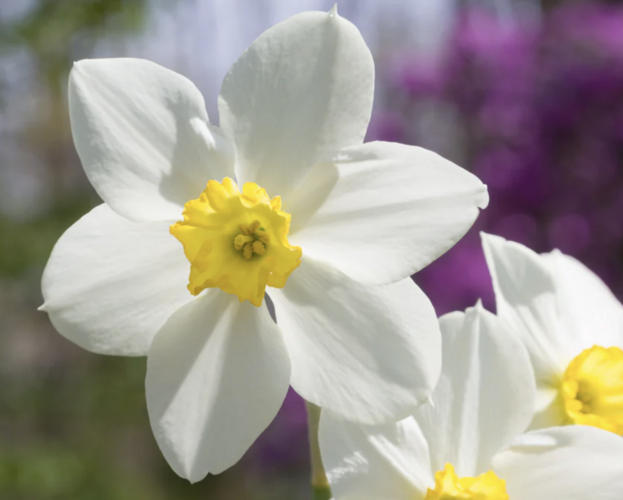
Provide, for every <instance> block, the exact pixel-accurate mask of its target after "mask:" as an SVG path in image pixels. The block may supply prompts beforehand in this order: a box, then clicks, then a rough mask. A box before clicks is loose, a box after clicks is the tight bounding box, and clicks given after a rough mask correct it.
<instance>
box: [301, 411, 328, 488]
mask: <svg viewBox="0 0 623 500" xmlns="http://www.w3.org/2000/svg"><path fill="white" fill-rule="evenodd" d="M305 407H306V408H307V432H308V437H309V451H310V455H311V487H312V494H313V500H330V499H331V488H330V486H329V481H328V480H327V475H326V474H325V472H324V467H323V465H322V459H321V458H320V445H319V443H318V424H319V423H320V408H319V407H318V406H316V405H314V404H312V403H308V402H307V401H306V402H305Z"/></svg>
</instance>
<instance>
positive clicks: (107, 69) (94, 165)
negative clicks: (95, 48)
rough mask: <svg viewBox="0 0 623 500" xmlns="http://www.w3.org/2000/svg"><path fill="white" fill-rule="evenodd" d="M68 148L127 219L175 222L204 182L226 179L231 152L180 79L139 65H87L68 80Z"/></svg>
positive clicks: (230, 172) (86, 62)
mask: <svg viewBox="0 0 623 500" xmlns="http://www.w3.org/2000/svg"><path fill="white" fill-rule="evenodd" d="M69 111H70V117H71V129H72V133H73V137H74V143H75V145H76V149H77V150H78V154H79V155H80V159H81V160H82V165H83V167H84V170H85V172H86V174H87V176H88V178H89V180H90V181H91V184H93V186H94V187H95V189H96V190H97V192H98V194H99V195H100V196H101V197H102V199H103V200H104V201H105V202H106V203H108V204H109V205H110V206H111V207H112V209H113V210H115V211H116V212H118V213H119V214H121V215H123V216H125V217H127V218H129V219H132V220H174V219H179V218H181V213H182V209H183V206H184V203H186V202H187V201H189V200H191V199H193V198H196V197H198V196H199V194H200V193H201V191H202V190H203V189H204V188H205V185H206V182H207V181H208V180H209V179H217V180H221V179H222V178H223V177H225V176H230V177H233V160H232V152H231V151H232V150H231V146H229V145H228V142H227V141H226V140H225V138H224V136H223V135H222V133H221V132H220V131H219V130H218V128H217V127H214V126H212V125H210V124H209V122H208V115H207V113H206V111H205V105H204V102H203V97H202V96H201V93H200V92H199V91H198V90H197V88H196V87H195V86H194V85H193V84H192V83H191V82H190V81H189V80H187V79H186V78H184V77H183V76H181V75H178V74H177V73H174V72H173V71H170V70H168V69H165V68H163V67H161V66H158V65H157V64H154V63H152V62H149V61H144V60H140V59H99V60H98V59H93V60H84V61H80V62H78V63H76V64H74V67H73V69H72V70H71V74H70V77H69Z"/></svg>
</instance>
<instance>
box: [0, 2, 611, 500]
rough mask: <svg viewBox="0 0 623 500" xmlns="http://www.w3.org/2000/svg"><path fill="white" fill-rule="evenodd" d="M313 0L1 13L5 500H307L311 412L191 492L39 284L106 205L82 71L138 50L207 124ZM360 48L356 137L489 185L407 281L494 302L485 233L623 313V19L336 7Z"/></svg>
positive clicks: (592, 9)
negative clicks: (574, 276) (372, 89)
mask: <svg viewBox="0 0 623 500" xmlns="http://www.w3.org/2000/svg"><path fill="white" fill-rule="evenodd" d="M331 6H332V1H323V0H300V1H293V0H171V1H166V0H0V499H2V500H57V499H58V500H161V499H182V498H183V499H189V500H191V499H209V500H237V499H244V500H264V499H266V500H268V499H270V500H280V499H284V500H286V499H287V500H293V499H298V498H301V499H305V498H309V491H308V474H309V472H308V471H309V464H308V456H307V455H308V450H307V443H306V419H305V412H304V408H303V405H302V402H301V400H300V399H299V398H298V397H297V396H296V394H290V395H289V396H288V398H287V400H286V402H285V404H284V407H283V408H282V410H281V413H280V415H279V416H278V418H277V420H276V421H275V422H274V423H273V424H272V425H271V427H270V428H269V429H268V430H267V431H266V432H265V433H264V435H263V436H262V437H261V438H260V440H259V441H258V442H257V443H256V444H255V445H254V447H253V448H252V449H251V450H250V452H249V453H248V454H247V455H246V456H245V458H244V459H243V460H242V461H241V462H240V463H239V464H238V465H236V466H235V467H233V468H232V469H230V470H229V471H227V472H225V473H224V474H222V475H220V476H216V477H212V476H211V477H209V478H207V479H206V480H204V481H203V482H201V483H198V484H196V485H192V486H191V485H190V484H188V483H187V482H185V481H183V480H181V479H179V478H178V477H177V476H176V475H175V474H174V473H173V472H172V471H171V470H170V469H169V468H168V466H167V465H166V463H165V461H164V459H163V458H162V457H161V455H160V453H159V451H158V449H157V446H156V444H155V442H154V440H153V438H152V436H151V431H150V428H149V423H148V419H147V413H146V409H145V400H144V391H143V381H144V373H145V360H144V359H125V358H112V357H105V356H97V355H94V354H90V353H87V352H85V351H82V350H81V349H79V348H77V347H76V346H74V345H73V344H71V343H69V342H68V341H66V340H64V339H63V338H62V337H61V336H60V335H58V334H57V333H55V332H54V330H53V328H52V327H51V325H50V323H49V321H48V319H47V316H46V315H45V314H43V313H38V312H36V308H37V307H38V306H39V305H40V304H41V302H42V299H41V293H40V288H39V282H40V277H41V273H42V271H43V267H44V265H45V262H46V260H47V257H48V256H49V253H50V251H51V249H52V246H53V245H54V242H55V241H56V240H57V239H58V237H59V236H60V235H61V234H62V232H63V231H64V230H65V229H67V228H68V227H69V226H70V225H71V224H72V223H73V222H74V221H76V220H77V219H78V218H79V217H80V216H81V215H82V214H84V213H85V212H87V211H88V210H89V209H90V208H92V207H94V206H96V205H97V204H98V203H100V200H98V198H97V195H96V194H95V193H94V191H93V189H92V188H91V187H90V185H89V184H88V182H87V180H86V177H85V176H84V174H83V172H82V169H81V166H80V162H79V160H78V157H77V155H76V153H75V151H74V148H73V145H72V140H71V133H70V129H69V121H68V115H67V102H66V86H67V75H68V72H69V70H70V68H71V64H72V61H74V60H78V59H82V58H88V57H112V56H115V57H118V56H132V57H143V58H148V59H151V60H154V61H156V62H158V63H160V64H163V65H164V66H167V67H169V68H171V69H174V70H176V71H178V72H180V73H182V74H184V75H186V76H188V77H189V78H190V79H191V80H193V81H194V82H195V83H196V85H197V86H198V87H199V88H200V89H201V90H202V92H203V93H204V95H205V98H206V103H207V105H208V112H209V113H210V115H211V118H212V121H214V122H217V123H218V116H217V113H216V98H217V95H218V91H219V87H220V82H221V80H222V78H223V76H224V75H225V73H226V71H227V69H228V67H229V66H230V65H231V63H233V62H234V60H235V59H236V57H237V56H238V55H239V54H240V53H241V52H242V51H243V50H244V48H245V47H246V46H247V45H248V44H249V43H250V42H251V41H252V40H253V39H254V38H255V37H256V36H257V35H259V34H260V33H261V32H262V31H264V30H265V29H267V28H268V27H270V26H271V25H273V24H274V23H276V22H279V21H281V20H283V19H285V18H287V17H289V16H290V15H292V14H294V13H297V12H300V11H303V10H329V9H330V8H331ZM339 10H340V13H341V15H342V16H344V17H346V18H348V19H350V20H351V21H353V22H354V23H355V24H356V25H357V26H358V27H359V28H360V30H361V31H362V33H363V36H364V38H365V39H366V41H367V42H368V44H369V45H370V47H371V49H372V51H373V54H374V57H375V61H376V67H377V91H376V92H377V95H376V102H375V108H374V115H373V121H372V123H371V126H370V129H369V133H368V140H375V139H380V140H390V141H400V142H405V143H409V144H415V145H420V146H424V147H427V148H429V149H432V150H435V151H437V152H439V153H441V154H443V155H445V156H446V157H448V158H450V159H452V160H453V161H455V162H456V163H458V164H460V165H462V166H464V167H465V168H468V169H469V170H471V171H473V172H475V173H476V174H477V175H478V176H480V177H481V178H482V179H483V181H484V182H485V183H486V184H488V186H489V190H490V194H491V204H490V206H489V208H488V209H487V210H486V211H485V212H483V213H482V215H481V217H480V219H479V221H478V222H477V224H476V226H475V227H474V228H473V230H472V231H470V233H469V234H468V235H467V236H466V237H465V238H464V239H463V240H462V241H461V242H460V243H459V244H458V245H457V246H456V247H455V248H454V249H452V250H451V251H450V252H448V253H447V254H446V255H445V256H443V257H442V258H440V259H439V260H438V261H437V262H436V263H434V264H433V265H431V266H430V267H429V268H427V269H425V270H424V271H422V272H421V273H419V274H418V275H417V276H416V277H415V279H416V281H417V282H418V283H419V284H420V285H421V286H422V287H423V288H424V290H425V291H426V292H427V293H428V294H429V296H430V297H431V300H432V301H433V304H434V306H435V308H436V310H437V312H438V313H439V314H443V313H445V312H448V311H451V310H454V309H460V308H465V307H467V306H470V305H473V304H474V303H475V301H476V300H477V299H478V298H479V297H482V298H483V300H484V302H485V305H486V306H487V307H489V308H491V309H492V308H493V307H494V306H493V300H492V291H491V283H490V279H489V275H488V272H487V270H486V266H485V263H484V258H483V255H482V251H481V248H480V242H479V237H478V231H481V230H484V231H488V232H492V233H495V234H500V235H502V236H505V237H507V238H510V239H513V240H516V241H520V242H522V243H524V244H526V245H528V246H530V247H531V248H534V249H535V250H538V251H548V250H551V249H553V248H560V249H561V250H562V251H564V252H567V253H569V254H571V255H574V256H576V257H577V258H578V259H580V260H581V261H582V262H584V263H585V264H587V265H588V266H589V267H590V268H591V269H593V270H594V271H595V272H596V273H598V274H599V275H600V276H601V277H602V278H603V279H604V280H605V281H606V282H607V283H608V285H609V286H610V287H611V288H612V289H613V291H614V292H615V293H616V294H617V295H618V296H619V298H623V4H619V3H616V2H608V3H606V2H598V1H582V2H579V1H553V0H549V1H548V0H543V1H538V0H487V1H485V0H480V1H479V0H472V1H469V0H466V1H463V2H461V1H459V0H382V1H381V0H343V1H341V2H339Z"/></svg>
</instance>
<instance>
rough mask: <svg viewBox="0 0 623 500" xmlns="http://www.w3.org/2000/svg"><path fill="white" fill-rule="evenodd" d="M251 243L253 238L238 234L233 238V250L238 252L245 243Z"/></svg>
mask: <svg viewBox="0 0 623 500" xmlns="http://www.w3.org/2000/svg"><path fill="white" fill-rule="evenodd" d="M252 241H253V236H250V235H245V234H239V235H238V236H236V237H235V238H234V248H235V249H236V250H238V251H240V250H242V247H243V246H244V244H245V243H250V242H252Z"/></svg>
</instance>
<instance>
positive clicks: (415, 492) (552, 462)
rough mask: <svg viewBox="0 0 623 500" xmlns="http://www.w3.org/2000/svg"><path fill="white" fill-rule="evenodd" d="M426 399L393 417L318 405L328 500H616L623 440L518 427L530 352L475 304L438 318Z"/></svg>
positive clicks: (598, 433)
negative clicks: (351, 414) (345, 416)
mask: <svg viewBox="0 0 623 500" xmlns="http://www.w3.org/2000/svg"><path fill="white" fill-rule="evenodd" d="M441 331H442V337H443V367H442V372H441V377H440V380H439V385H438V386H437V388H436V389H435V391H434V393H433V395H432V398H431V402H430V403H427V404H425V405H423V406H421V407H420V408H418V409H417V410H416V412H415V413H414V414H413V416H412V417H409V418H407V419H405V420H402V421H401V422H399V423H397V424H391V425H377V426H361V425H357V424H355V423H349V422H346V421H343V420H341V419H339V418H336V417H335V415H334V414H331V412H328V411H323V414H322V416H321V419H320V447H321V452H322V458H323V461H324V464H325V468H326V470H327V476H328V479H329V482H330V484H331V489H332V491H333V494H334V497H335V499H336V500H388V499H391V500H509V499H510V500H557V499H565V500H586V499H588V498H590V499H597V498H599V499H600V500H619V499H620V498H621V491H623V440H622V439H621V438H620V437H618V436H615V435H614V434H612V433H610V432H607V431H604V430H601V429H595V428H593V427H587V426H581V425H571V426H566V427H552V428H550V429H543V430H537V431H531V432H528V433H525V434H522V433H523V432H524V430H525V429H526V427H527V426H528V424H529V423H530V420H531V418H532V415H533V411H534V404H535V397H536V388H535V385H534V378H533V376H532V368H531V366H530V360H529V358H528V355H527V353H526V351H525V349H523V347H522V345H521V344H520V343H519V341H518V340H517V339H515V338H514V337H513V336H512V335H510V332H508V331H505V330H504V329H501V328H500V325H499V322H498V321H497V319H496V318H495V317H494V316H493V315H492V314H491V313H488V312H487V311H485V310H484V309H482V308H481V307H480V306H477V307H476V308H472V309H468V310H467V311H466V312H465V314H464V313H461V312H454V313H450V314H448V315H446V316H443V317H442V318H441Z"/></svg>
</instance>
